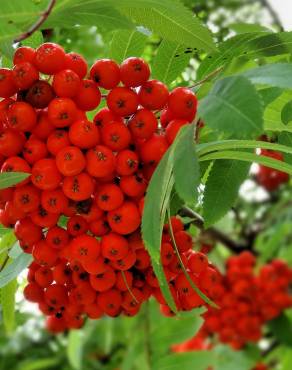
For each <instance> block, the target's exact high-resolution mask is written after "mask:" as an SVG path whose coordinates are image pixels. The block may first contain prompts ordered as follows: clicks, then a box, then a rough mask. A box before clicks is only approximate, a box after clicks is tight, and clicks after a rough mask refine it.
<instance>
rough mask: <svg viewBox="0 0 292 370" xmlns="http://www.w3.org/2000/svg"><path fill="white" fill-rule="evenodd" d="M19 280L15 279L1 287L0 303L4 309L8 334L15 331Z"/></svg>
mask: <svg viewBox="0 0 292 370" xmlns="http://www.w3.org/2000/svg"><path fill="white" fill-rule="evenodd" d="M17 286H18V284H17V280H16V279H13V280H12V281H10V283H9V284H7V285H6V286H4V287H2V288H1V289H0V303H1V309H2V317H3V324H4V327H5V331H6V333H7V334H10V333H12V332H13V329H14V326H15V307H14V306H15V293H16V290H17Z"/></svg>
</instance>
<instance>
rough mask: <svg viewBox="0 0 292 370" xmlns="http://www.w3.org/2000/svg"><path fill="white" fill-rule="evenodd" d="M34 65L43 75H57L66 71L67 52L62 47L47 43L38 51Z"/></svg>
mask: <svg viewBox="0 0 292 370" xmlns="http://www.w3.org/2000/svg"><path fill="white" fill-rule="evenodd" d="M33 64H34V65H35V66H36V67H37V69H38V70H39V71H40V72H42V73H46V74H48V75H52V74H55V73H57V72H59V71H61V70H62V69H64V66H65V52H64V50H63V48H62V47H61V46H59V45H57V44H54V43H52V42H46V43H44V44H42V45H41V46H40V47H39V48H37V49H36V52H35V56H34V60H33Z"/></svg>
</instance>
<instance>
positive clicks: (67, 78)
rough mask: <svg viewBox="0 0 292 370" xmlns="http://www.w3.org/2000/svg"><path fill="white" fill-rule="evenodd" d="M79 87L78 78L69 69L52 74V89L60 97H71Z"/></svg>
mask: <svg viewBox="0 0 292 370" xmlns="http://www.w3.org/2000/svg"><path fill="white" fill-rule="evenodd" d="M79 87H80V78H79V76H78V74H77V73H75V72H74V71H71V70H70V69H64V70H62V71H60V72H58V73H57V74H55V75H54V78H53V89H54V91H55V93H56V95H58V96H59V97H61V98H73V97H74V96H75V95H77V93H78V90H79Z"/></svg>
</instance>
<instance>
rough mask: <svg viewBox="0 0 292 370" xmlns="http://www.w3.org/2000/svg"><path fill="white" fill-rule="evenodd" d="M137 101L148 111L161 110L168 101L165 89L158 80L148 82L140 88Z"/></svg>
mask: <svg viewBox="0 0 292 370" xmlns="http://www.w3.org/2000/svg"><path fill="white" fill-rule="evenodd" d="M138 96H139V101H140V104H142V105H143V107H144V108H146V109H149V110H158V109H162V108H163V107H164V106H165V105H166V103H167V100H168V89H167V87H166V86H165V85H164V84H163V83H162V82H160V81H158V80H150V81H148V82H146V83H145V84H144V85H143V86H141V88H140V90H139V94H138Z"/></svg>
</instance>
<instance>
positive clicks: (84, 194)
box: [62, 172, 94, 201]
mask: <svg viewBox="0 0 292 370" xmlns="http://www.w3.org/2000/svg"><path fill="white" fill-rule="evenodd" d="M62 189H63V192H64V194H65V195H66V197H67V198H69V199H72V200H75V201H81V200H85V199H88V198H90V196H91V195H92V194H93V191H94V182H93V180H92V178H91V177H90V176H89V175H88V174H87V173H85V172H81V173H79V174H78V175H75V176H68V177H65V178H64V181H63V186H62Z"/></svg>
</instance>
